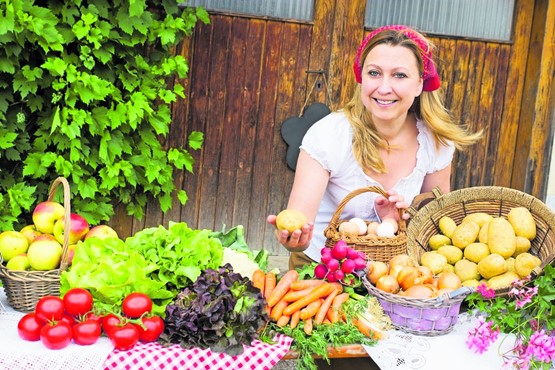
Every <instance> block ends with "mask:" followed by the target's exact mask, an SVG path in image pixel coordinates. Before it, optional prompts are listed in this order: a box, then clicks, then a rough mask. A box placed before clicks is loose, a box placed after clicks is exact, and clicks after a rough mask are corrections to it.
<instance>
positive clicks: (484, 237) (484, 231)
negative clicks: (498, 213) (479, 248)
mask: <svg viewBox="0 0 555 370" xmlns="http://www.w3.org/2000/svg"><path fill="white" fill-rule="evenodd" d="M488 227H489V221H488V222H486V223H485V224H484V225H483V226H482V227H481V228H480V233H479V234H478V241H479V242H480V243H485V244H488Z"/></svg>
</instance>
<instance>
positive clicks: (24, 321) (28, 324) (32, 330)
mask: <svg viewBox="0 0 555 370" xmlns="http://www.w3.org/2000/svg"><path fill="white" fill-rule="evenodd" d="M44 324H45V322H44V321H43V320H41V319H39V317H38V316H37V314H36V313H34V312H30V313H28V314H26V315H25V316H23V317H22V318H21V319H19V321H18V323H17V334H19V337H20V338H21V339H24V340H28V341H31V342H36V341H38V340H40V330H41V329H42V327H43V326H44Z"/></svg>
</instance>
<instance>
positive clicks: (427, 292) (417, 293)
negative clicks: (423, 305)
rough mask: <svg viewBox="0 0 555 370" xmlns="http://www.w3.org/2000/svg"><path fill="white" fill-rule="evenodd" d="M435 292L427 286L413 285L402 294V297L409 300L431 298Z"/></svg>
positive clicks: (431, 287)
mask: <svg viewBox="0 0 555 370" xmlns="http://www.w3.org/2000/svg"><path fill="white" fill-rule="evenodd" d="M435 293H436V290H435V289H433V286H431V285H429V284H418V285H413V286H411V287H410V288H408V289H407V290H405V291H404V292H403V296H405V297H409V298H421V299H425V298H432V297H434V295H435Z"/></svg>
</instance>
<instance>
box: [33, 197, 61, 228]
mask: <svg viewBox="0 0 555 370" xmlns="http://www.w3.org/2000/svg"><path fill="white" fill-rule="evenodd" d="M64 213H65V208H64V206H62V205H61V204H60V203H57V202H52V201H47V202H42V203H39V204H37V206H36V207H35V209H34V210H33V223H34V224H35V227H36V228H37V230H38V231H40V232H41V233H43V234H52V230H53V229H54V223H56V221H58V220H59V219H60V218H61V217H63V216H64Z"/></svg>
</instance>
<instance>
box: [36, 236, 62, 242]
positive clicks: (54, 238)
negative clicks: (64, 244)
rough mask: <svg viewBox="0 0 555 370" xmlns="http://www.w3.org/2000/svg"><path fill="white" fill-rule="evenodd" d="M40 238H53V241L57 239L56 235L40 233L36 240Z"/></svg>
mask: <svg viewBox="0 0 555 370" xmlns="http://www.w3.org/2000/svg"><path fill="white" fill-rule="evenodd" d="M39 240H53V241H57V240H56V237H55V236H54V235H52V234H40V235H39V236H37V237H36V238H35V240H34V241H33V243H34V242H38V241H39Z"/></svg>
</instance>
